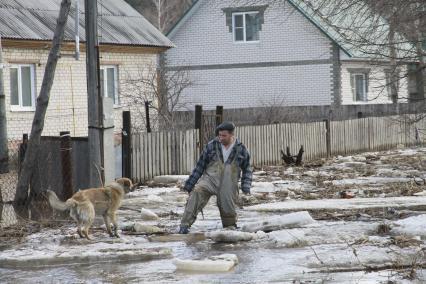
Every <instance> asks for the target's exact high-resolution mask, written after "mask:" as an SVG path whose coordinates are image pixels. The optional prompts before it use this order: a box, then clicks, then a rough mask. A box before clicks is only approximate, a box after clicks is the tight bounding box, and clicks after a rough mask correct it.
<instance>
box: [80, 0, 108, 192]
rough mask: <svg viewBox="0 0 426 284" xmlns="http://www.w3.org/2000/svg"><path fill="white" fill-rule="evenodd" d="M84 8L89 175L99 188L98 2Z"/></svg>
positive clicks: (91, 1)
mask: <svg viewBox="0 0 426 284" xmlns="http://www.w3.org/2000/svg"><path fill="white" fill-rule="evenodd" d="M84 8H85V25H86V72H87V103H88V104H87V107H88V112H87V113H88V114H87V116H88V126H89V131H88V132H89V163H90V165H89V175H90V186H91V187H98V186H100V185H101V183H103V182H104V180H105V179H104V170H103V167H102V165H103V161H102V154H101V153H103V149H102V147H103V146H102V145H103V123H102V122H103V117H102V114H103V106H102V99H101V94H100V80H99V77H100V76H99V44H98V27H97V15H98V1H97V0H85V1H84Z"/></svg>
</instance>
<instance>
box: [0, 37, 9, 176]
mask: <svg viewBox="0 0 426 284" xmlns="http://www.w3.org/2000/svg"><path fill="white" fill-rule="evenodd" d="M8 171H9V150H8V145H7V120H6V96H5V94H4V82H3V51H2V45H1V35H0V174H3V173H7V172H8Z"/></svg>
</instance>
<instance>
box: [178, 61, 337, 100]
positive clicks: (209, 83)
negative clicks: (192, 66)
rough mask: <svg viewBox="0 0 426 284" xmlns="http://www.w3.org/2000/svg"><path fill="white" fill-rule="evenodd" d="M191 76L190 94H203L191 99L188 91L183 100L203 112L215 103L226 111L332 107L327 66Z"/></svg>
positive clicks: (232, 70) (256, 69)
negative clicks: (195, 105)
mask: <svg viewBox="0 0 426 284" xmlns="http://www.w3.org/2000/svg"><path fill="white" fill-rule="evenodd" d="M313 75H315V76H313ZM191 76H192V78H194V79H195V80H196V85H195V86H194V87H192V88H191V93H193V94H202V95H200V96H194V97H192V96H191V93H189V92H188V93H186V94H185V95H184V96H183V101H184V102H185V103H187V104H188V105H191V103H193V104H201V105H203V108H205V109H214V108H215V106H216V105H217V104H219V105H223V106H224V107H225V108H236V107H238V108H244V107H256V106H269V105H272V104H276V105H277V106H280V105H281V106H296V105H302V104H303V105H309V106H310V105H330V104H331V96H330V92H331V87H330V81H329V80H330V78H329V76H330V66H329V65H327V64H324V65H311V66H310V67H309V70H307V68H306V67H305V66H288V67H274V68H250V69H226V70H202V71H192V72H191ZM259 78H260V79H261V81H259ZM301 82H305V83H303V85H302V84H301Z"/></svg>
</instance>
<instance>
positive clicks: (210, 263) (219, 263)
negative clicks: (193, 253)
mask: <svg viewBox="0 0 426 284" xmlns="http://www.w3.org/2000/svg"><path fill="white" fill-rule="evenodd" d="M173 264H174V265H175V266H176V269H178V270H186V271H199V272H226V271H229V270H231V268H232V267H234V266H235V265H237V264H238V257H237V256H236V255H235V254H224V255H219V256H213V257H210V258H209V259H203V260H188V259H179V258H175V259H174V260H173Z"/></svg>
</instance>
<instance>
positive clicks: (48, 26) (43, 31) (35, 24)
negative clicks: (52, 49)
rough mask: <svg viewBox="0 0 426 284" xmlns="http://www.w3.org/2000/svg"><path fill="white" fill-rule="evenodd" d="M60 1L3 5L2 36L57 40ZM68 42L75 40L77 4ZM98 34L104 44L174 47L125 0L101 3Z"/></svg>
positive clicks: (0, 6)
mask: <svg viewBox="0 0 426 284" xmlns="http://www.w3.org/2000/svg"><path fill="white" fill-rule="evenodd" d="M79 1H80V2H79V4H80V21H79V26H80V39H81V42H84V41H85V37H86V35H85V30H84V26H85V23H84V0H79ZM60 2H61V1H60V0H31V1H28V0H7V1H1V2H0V34H1V36H2V38H5V39H24V40H39V41H46V40H49V41H50V40H51V39H52V38H53V33H54V29H55V26H56V21H57V17H58V13H59V9H60ZM72 5H73V6H72V9H71V12H70V15H69V19H68V21H67V26H66V27H65V34H64V40H65V41H73V40H74V33H75V32H74V26H75V2H74V1H73V4H72ZM98 19H99V20H98V35H99V41H100V43H103V44H119V45H137V46H153V47H173V43H172V42H171V41H170V40H169V39H168V38H167V37H166V36H164V35H163V34H162V33H161V32H160V31H158V30H157V29H156V28H155V27H154V26H153V25H152V24H150V23H149V22H148V21H147V20H146V19H145V18H144V17H143V16H142V15H140V14H139V13H138V12H137V11H136V10H134V9H133V8H132V7H131V6H130V5H128V4H127V3H126V2H125V1H123V0H102V1H98Z"/></svg>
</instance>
